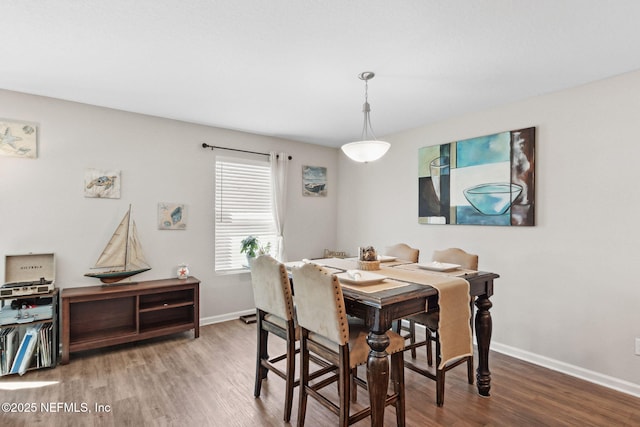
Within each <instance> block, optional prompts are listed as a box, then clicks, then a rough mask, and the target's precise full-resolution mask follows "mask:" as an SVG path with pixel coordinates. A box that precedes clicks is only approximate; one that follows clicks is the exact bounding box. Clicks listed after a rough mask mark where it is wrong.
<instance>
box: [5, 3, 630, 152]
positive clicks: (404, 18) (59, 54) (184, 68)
mask: <svg viewBox="0 0 640 427" xmlns="http://www.w3.org/2000/svg"><path fill="white" fill-rule="evenodd" d="M0 16H1V18H0V19H1V24H0V58H2V59H1V60H0V88H3V89H9V90H15V91H19V92H26V93H31V94H37V95H44V96H50V97H55V98H61V99H66V100H72V101H78V102H83V103H88V104H94V105H99V106H105V107H111V108H116V109H121V110H126V111H132V112H138V113H144V114H150V115H154V116H160V117H167V118H172V119H178V120H184V121H188V122H193V123H200V124H206V125H211V126H217V127H223V128H229V129H236V130H242V131H247V132H253V133H258V134H265V135H274V136H279V137H285V138H291V139H295V140H300V141H306V142H312V143H318V144H324V145H330V146H339V145H341V144H342V143H344V142H348V141H352V140H355V139H357V138H358V137H359V136H360V131H361V128H362V113H361V106H362V103H363V101H364V83H363V82H362V81H361V80H359V79H358V78H357V75H358V74H359V73H360V72H362V71H368V70H371V71H374V72H375V73H376V77H375V78H374V79H373V80H372V81H370V83H369V102H370V103H371V109H372V112H371V120H372V123H373V128H374V131H375V132H376V135H377V136H378V137H379V138H380V137H381V136H383V135H386V134H390V133H394V132H398V131H402V130H405V129H410V128H414V127H417V126H421V125H424V124H427V123H430V122H434V121H438V120H442V119H445V118H447V117H451V116H457V115H461V114H464V113H466V112H471V111H476V110H479V109H483V108H487V107H491V106H496V105H501V104H505V103H508V102H512V101H515V100H519V99H524V98H528V97H532V96H536V95H540V94H544V93H549V92H553V91H557V90H561V89H564V88H569V87H574V86H577V85H581V84H584V83H587V82H590V81H595V80H599V79H603V78H606V77H609V76H613V75H617V74H621V73H625V72H629V71H632V70H637V69H640V54H639V52H640V30H639V29H638V20H639V19H640V1H637V0H590V1H585V0H536V1H532V0H350V1H346V0H324V1H323V0H270V1H264V0H189V1H187V0H135V1H131V0H109V1H104V0H50V1H42V0H41V1H37V0H0ZM0 111H1V106H0ZM22 119H31V120H34V121H37V117H34V118H27V117H22Z"/></svg>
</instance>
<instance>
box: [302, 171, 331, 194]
mask: <svg viewBox="0 0 640 427" xmlns="http://www.w3.org/2000/svg"><path fill="white" fill-rule="evenodd" d="M302 195H303V196H315V197H320V196H326V195H327V168H325V167H322V166H302Z"/></svg>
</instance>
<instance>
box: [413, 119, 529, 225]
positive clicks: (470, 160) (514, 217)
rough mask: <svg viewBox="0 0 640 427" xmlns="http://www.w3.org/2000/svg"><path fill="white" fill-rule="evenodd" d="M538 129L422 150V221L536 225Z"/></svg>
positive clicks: (420, 161) (420, 205)
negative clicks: (536, 130)
mask: <svg viewBox="0 0 640 427" xmlns="http://www.w3.org/2000/svg"><path fill="white" fill-rule="evenodd" d="M535 143H536V141H535V128H533V127H531V128H526V129H518V130H512V131H507V132H500V133H496V134H492V135H486V136H480V137H476V138H470V139H465V140H461V141H454V142H449V143H446V144H440V145H433V146H428V147H422V148H420V149H419V150H418V222H419V223H421V224H469V225H499V226H532V225H535V202H536V198H535V179H534V178H535V173H534V172H535Z"/></svg>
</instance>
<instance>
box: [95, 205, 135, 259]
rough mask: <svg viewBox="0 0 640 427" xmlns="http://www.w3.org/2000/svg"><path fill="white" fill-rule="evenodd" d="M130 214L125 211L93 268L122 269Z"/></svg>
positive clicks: (129, 211)
mask: <svg viewBox="0 0 640 427" xmlns="http://www.w3.org/2000/svg"><path fill="white" fill-rule="evenodd" d="M130 214H131V209H129V210H128V211H127V213H126V214H125V216H124V218H122V221H120V225H118V228H116V231H115V232H114V233H113V236H111V240H109V243H107V246H106V247H105V248H104V250H103V251H102V254H101V255H100V257H99V258H98V261H96V265H95V267H94V268H116V267H124V265H125V261H126V260H125V254H126V250H127V249H126V248H127V234H128V230H129V217H130Z"/></svg>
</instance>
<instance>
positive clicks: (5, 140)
mask: <svg viewBox="0 0 640 427" xmlns="http://www.w3.org/2000/svg"><path fill="white" fill-rule="evenodd" d="M37 142H38V128H37V127H36V125H34V124H32V123H26V122H14V121H8V120H7V121H5V120H2V119H0V155H1V156H8V157H23V158H27V159H35V158H36V157H38V144H37Z"/></svg>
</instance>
